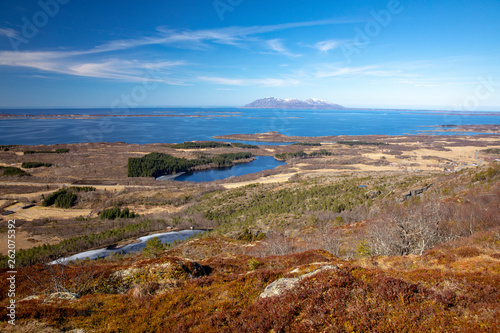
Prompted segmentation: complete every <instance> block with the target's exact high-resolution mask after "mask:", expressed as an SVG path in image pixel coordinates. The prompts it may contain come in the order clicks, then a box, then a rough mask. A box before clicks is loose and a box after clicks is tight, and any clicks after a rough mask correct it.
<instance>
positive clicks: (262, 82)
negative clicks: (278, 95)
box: [198, 76, 300, 87]
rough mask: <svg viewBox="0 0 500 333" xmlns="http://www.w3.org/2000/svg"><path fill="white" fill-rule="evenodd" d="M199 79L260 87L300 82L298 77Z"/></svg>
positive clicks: (211, 77) (221, 83)
mask: <svg viewBox="0 0 500 333" xmlns="http://www.w3.org/2000/svg"><path fill="white" fill-rule="evenodd" d="M198 80H200V81H205V82H210V83H215V84H220V85H228V86H258V87H284V86H290V85H297V84H300V81H299V80H297V79H290V78H286V79H276V78H265V79H231V78H224V77H215V76H199V77H198Z"/></svg>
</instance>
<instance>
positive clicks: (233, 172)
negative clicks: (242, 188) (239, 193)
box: [175, 156, 286, 183]
mask: <svg viewBox="0 0 500 333" xmlns="http://www.w3.org/2000/svg"><path fill="white" fill-rule="evenodd" d="M285 164H286V163H285V162H280V161H278V160H277V159H275V158H274V157H271V156H256V159H255V160H254V161H252V162H250V163H243V164H236V165H235V166H233V167H230V168H220V169H210V170H204V171H198V172H189V173H185V174H183V175H181V176H179V177H177V178H175V180H178V181H190V182H197V183H199V182H210V181H212V180H220V179H226V178H229V177H232V176H234V177H238V176H242V175H246V174H249V173H255V172H260V171H264V170H269V169H274V168H276V167H277V166H280V165H285Z"/></svg>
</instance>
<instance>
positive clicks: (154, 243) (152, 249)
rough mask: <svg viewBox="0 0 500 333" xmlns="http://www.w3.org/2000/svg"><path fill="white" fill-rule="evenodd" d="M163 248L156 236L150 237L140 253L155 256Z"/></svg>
mask: <svg viewBox="0 0 500 333" xmlns="http://www.w3.org/2000/svg"><path fill="white" fill-rule="evenodd" d="M164 250H165V248H164V246H163V244H162V243H161V240H160V239H159V238H158V237H154V238H151V239H150V240H148V241H147V242H146V246H145V247H144V248H143V249H142V254H143V255H144V256H145V257H148V258H157V257H158V256H159V255H160V254H161V253H162V252H163V251H164Z"/></svg>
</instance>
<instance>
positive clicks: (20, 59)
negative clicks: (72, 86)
mask: <svg viewBox="0 0 500 333" xmlns="http://www.w3.org/2000/svg"><path fill="white" fill-rule="evenodd" d="M82 53H83V54H84V53H85V52H14V51H0V65H3V66H15V67H29V68H34V69H38V70H41V71H45V72H52V73H59V74H67V75H74V76H85V77H95V78H102V79H114V80H122V81H130V82H140V81H143V80H144V79H145V78H147V79H148V80H154V81H158V82H163V83H167V84H173V85H184V84H185V83H183V82H182V81H181V80H174V79H172V78H171V77H169V76H167V75H165V74H164V73H163V70H164V69H167V68H173V67H178V66H182V65H185V63H184V62H182V61H161V62H157V63H154V62H141V61H138V60H121V59H105V60H98V61H93V62H91V61H88V60H85V59H83V60H82V59H80V58H81V57H80V54H82Z"/></svg>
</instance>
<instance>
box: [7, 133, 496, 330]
mask: <svg viewBox="0 0 500 333" xmlns="http://www.w3.org/2000/svg"><path fill="white" fill-rule="evenodd" d="M272 136H273V137H275V136H276V135H275V134H273V135H272ZM428 138H429V136H418V137H410V138H406V139H404V138H400V137H392V138H389V137H376V136H374V137H368V138H367V137H364V138H363V139H362V140H363V141H365V142H380V143H386V142H387V143H389V145H385V144H383V145H374V146H370V145H359V146H352V147H351V146H346V145H343V144H339V143H333V142H334V141H339V140H341V139H345V138H336V139H333V138H330V139H329V140H331V141H328V140H321V142H323V144H322V146H321V147H318V146H312V145H311V146H308V145H303V146H300V145H294V146H259V148H258V149H252V153H253V154H254V155H262V154H267V155H275V154H278V153H295V152H298V151H301V150H303V151H305V152H306V153H307V154H310V153H312V152H314V151H318V150H319V149H326V150H328V151H329V152H330V153H331V154H332V155H331V156H321V157H317V156H313V157H307V158H292V159H289V160H287V165H286V166H282V167H280V168H278V169H276V170H272V171H265V172H262V173H259V174H257V175H247V176H243V177H237V178H236V179H234V180H231V181H216V182H211V183H206V184H190V183H182V184H180V183H178V182H174V181H165V182H162V183H161V184H160V185H158V183H155V181H154V180H152V179H134V180H130V179H127V178H126V177H125V176H124V175H126V168H124V166H125V165H126V161H127V159H128V157H140V156H143V155H145V154H147V153H149V152H152V151H158V152H164V153H168V154H172V155H175V156H179V157H187V158H194V157H196V154H197V153H200V151H196V150H189V151H187V150H186V151H184V150H179V149H177V150H176V149H173V148H170V147H166V146H164V145H160V144H158V145H144V146H138V145H126V144H122V143H115V144H105V143H102V144H101V143H94V144H82V145H57V146H49V147H45V146H44V147H22V146H16V147H12V148H11V149H10V150H9V151H7V152H0V156H1V157H2V163H5V164H8V165H11V164H15V165H16V166H20V164H21V163H22V162H28V161H35V159H36V161H37V162H43V163H50V164H53V166H51V167H40V168H36V169H30V173H31V174H32V175H31V176H21V177H1V178H2V179H0V181H1V182H2V185H1V187H0V191H1V193H2V197H1V198H0V199H2V200H3V201H2V207H3V209H14V208H15V207H21V206H22V205H24V204H26V203H30V202H32V201H33V202H34V203H36V205H37V207H36V208H38V206H39V205H40V203H41V200H42V194H44V193H47V192H48V193H52V192H53V191H55V190H57V189H58V188H60V187H62V185H61V186H56V185H54V182H56V179H59V180H58V182H59V181H60V182H61V183H67V182H72V181H74V180H80V181H83V182H86V183H87V184H88V185H99V184H95V183H94V184H92V182H93V181H94V182H101V183H100V184H102V182H106V181H108V182H109V181H111V182H114V183H115V184H117V185H109V184H106V185H105V186H104V185H102V186H96V190H95V191H89V192H78V193H76V192H75V194H77V196H78V199H77V201H76V202H75V206H74V207H72V208H70V210H71V211H73V212H75V213H78V212H83V211H85V212H90V213H88V214H86V215H84V216H79V217H73V218H45V219H43V218H33V219H31V220H29V219H19V220H18V228H19V229H18V231H19V233H21V232H23V233H26V235H28V236H30V237H33V236H39V235H44V236H45V237H47V238H50V239H60V240H61V242H60V243H59V244H54V245H45V246H40V247H37V248H33V249H32V250H31V252H30V251H25V252H23V251H21V252H19V253H18V255H19V257H18V258H19V260H20V262H19V266H24V267H18V274H17V286H18V289H17V291H16V292H17V300H18V301H19V302H18V307H17V314H16V315H17V327H16V329H17V330H18V331H25V332H30V331H36V332H64V331H70V330H74V329H80V330H81V331H82V332H83V331H84V332H125V331H126V332H235V331H241V332H305V331H320V332H322V331H327V332H329V331H331V332H399V331H411V332H413V331H423V332H427V331H439V332H458V331H460V332H494V331H497V330H498V327H500V310H499V309H500V165H499V164H498V163H495V162H493V160H494V158H496V157H497V156H498V152H499V151H497V150H498V148H499V147H500V142H499V140H497V139H496V138H492V137H489V138H488V139H487V140H486V139H485V138H479V137H478V138H475V137H474V138H464V137H460V138H459V137H450V138H448V137H446V139H442V138H440V140H442V141H436V140H435V138H434V140H431V139H428ZM248 139H250V138H248ZM279 139H281V140H288V139H289V140H292V138H284V137H282V136H280V138H279ZM293 139H294V141H300V142H318V139H317V138H315V139H310V140H309V141H307V140H304V138H300V140H298V138H293ZM354 139H356V138H354ZM251 140H255V137H252V138H251ZM349 140H353V138H349ZM360 140H361V138H360ZM325 141H328V142H330V143H328V144H326V143H324V142H325ZM28 148H29V150H36V149H39V150H55V149H61V148H69V149H70V152H69V153H67V154H47V155H50V156H44V154H35V155H22V154H20V153H21V152H22V151H24V150H27V149H28ZM110 149H112V150H113V151H116V157H113V156H110ZM238 151H245V149H240V148H214V149H212V150H209V153H215V152H216V153H223V152H238ZM476 151H480V152H479V153H478V156H479V158H480V159H481V160H485V161H484V162H482V164H483V165H482V166H480V167H477V168H476V167H472V165H471V164H472V163H473V162H478V160H476V159H475V156H474V154H475V152H476ZM204 153H206V151H204ZM63 155H64V156H63ZM28 157H29V158H32V159H31V160H29V159H28ZM33 158H34V159H33ZM487 158H489V159H487ZM486 159H487V160H486ZM78 163H82V164H83V167H80V166H76V165H78ZM394 163H397V164H398V166H397V167H394V166H392V165H391V164H394ZM412 163H414V164H419V166H416V165H413V166H412V165H411V164H412ZM424 164H425V165H427V164H429V165H435V166H432V167H428V168H427V167H426V166H425V165H424ZM402 165H404V168H403V169H401V168H400V166H402ZM462 165H467V166H468V167H466V168H463V169H462V170H460V171H457V172H443V170H444V169H445V168H446V169H458V167H459V166H462ZM80 168H81V170H80ZM417 168H419V169H421V172H408V170H415V169H417ZM76 169H78V170H76ZM438 170H439V171H440V172H437V171H438ZM59 171H61V173H59ZM80 171H81V172H82V174H79V173H78V172H80ZM77 174H78V178H77V177H75V175H77ZM280 175H287V176H286V177H284V178H283V179H284V180H281V181H280V182H265V181H262V180H265V179H266V178H265V177H268V179H272V177H273V176H274V177H280ZM287 180H288V181H287ZM45 183H47V184H48V183H50V184H52V185H50V186H49V187H48V188H47V186H46V185H45ZM129 183H130V184H129ZM37 184H38V185H37ZM42 184H43V185H42ZM232 184H234V185H235V187H234V188H229V189H226V188H225V187H224V186H221V185H226V186H228V187H229V185H232ZM79 186H81V185H79ZM27 195H29V196H27ZM45 195H46V194H45ZM12 207H14V208H12ZM112 207H119V208H122V209H123V208H128V209H130V210H131V211H134V212H136V213H139V214H140V215H141V216H140V217H138V218H133V219H132V218H123V219H115V220H101V219H99V218H98V216H99V213H100V212H102V211H103V210H104V209H108V208H112ZM21 209H22V208H19V209H18V210H17V211H16V213H15V214H12V215H11V216H12V217H15V216H17V214H20V213H21V212H22V210H21ZM29 210H30V208H28V209H26V210H25V211H26V212H29ZM76 216H78V215H76ZM8 217H10V216H6V217H4V219H3V220H2V221H1V222H0V228H2V232H4V233H5V228H6V220H7V218H8ZM190 226H194V227H195V228H206V229H213V230H212V231H211V232H209V233H204V234H203V235H199V236H198V237H197V238H195V239H190V240H187V241H184V242H181V243H177V244H175V245H172V246H170V247H169V248H168V249H167V250H166V251H163V252H161V254H160V255H159V256H158V257H157V258H153V259H149V258H148V257H147V255H146V253H143V254H141V253H139V254H134V255H126V256H114V257H108V258H106V259H104V260H97V261H88V260H86V261H79V262H76V263H71V264H69V265H46V264H45V263H46V262H48V261H49V260H51V259H54V258H56V257H59V256H64V255H67V254H71V253H74V252H79V251H83V250H87V249H90V248H95V247H104V246H108V245H112V244H117V243H120V242H123V241H127V240H130V239H134V238H136V237H138V236H141V235H144V234H147V233H151V232H155V231H156V232H157V231H160V230H165V229H166V228H167V227H174V228H177V229H184V228H188V227H190ZM36 245H40V244H39V243H34V244H33V246H36ZM21 260H23V261H21ZM321 268H322V269H321ZM318 269H320V270H318ZM0 274H1V275H2V276H1V280H0V289H1V290H2V293H1V295H2V296H0V306H1V307H2V308H1V309H0V313H1V315H2V316H5V315H6V311H7V310H6V308H5V305H6V304H7V302H8V298H7V294H6V292H3V291H4V290H6V289H7V288H8V286H7V280H6V274H7V270H6V269H1V270H0ZM306 274H307V275H306ZM295 278H297V279H295ZM280 279H283V280H280ZM276 281H277V282H280V283H278V284H277V285H280V286H282V288H281V289H280V290H278V292H277V294H276V295H275V296H273V297H261V296H260V295H261V293H263V292H264V291H265V290H266V287H268V286H269V285H270V284H271V283H273V282H276ZM0 330H2V331H9V330H11V331H12V327H10V326H9V325H7V324H6V323H2V324H0Z"/></svg>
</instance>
